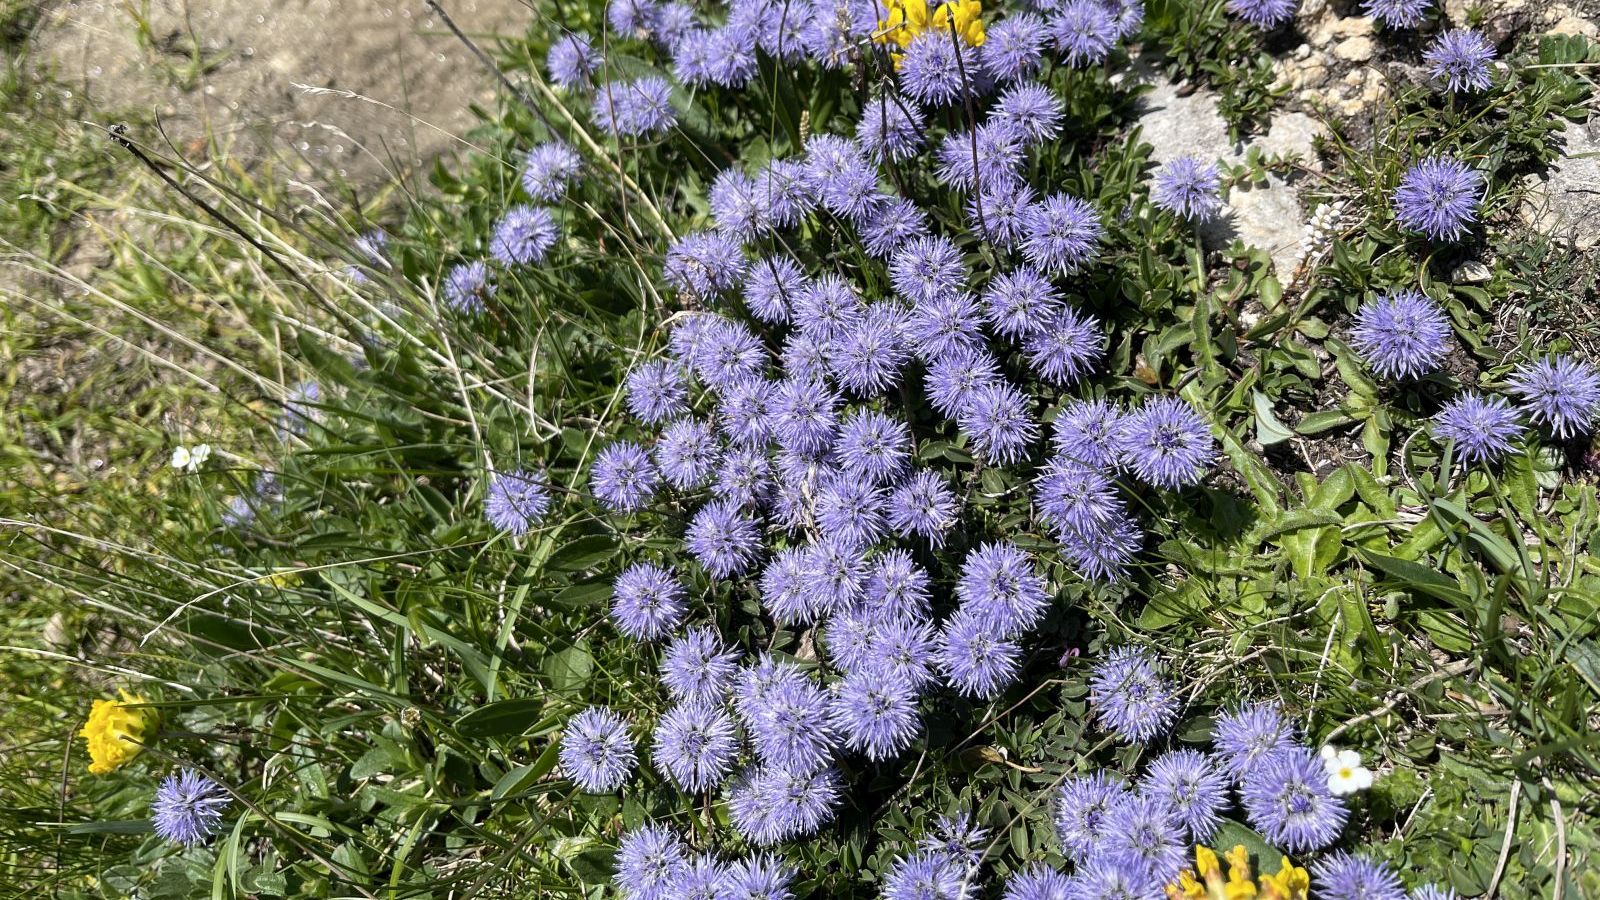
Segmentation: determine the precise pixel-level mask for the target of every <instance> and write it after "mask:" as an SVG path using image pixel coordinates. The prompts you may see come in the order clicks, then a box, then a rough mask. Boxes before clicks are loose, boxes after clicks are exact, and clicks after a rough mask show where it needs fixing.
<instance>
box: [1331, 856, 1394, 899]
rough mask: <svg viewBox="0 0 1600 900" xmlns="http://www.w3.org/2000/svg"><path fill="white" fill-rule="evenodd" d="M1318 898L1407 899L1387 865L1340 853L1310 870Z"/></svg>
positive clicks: (1363, 857)
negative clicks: (1314, 879) (1313, 876)
mask: <svg viewBox="0 0 1600 900" xmlns="http://www.w3.org/2000/svg"><path fill="white" fill-rule="evenodd" d="M1311 872H1312V874H1313V875H1315V876H1316V880H1317V896H1318V897H1326V898H1327V900H1406V889H1405V887H1404V886H1403V885H1401V884H1400V878H1399V876H1397V875H1395V873H1394V870H1393V869H1391V868H1389V866H1388V865H1387V864H1385V863H1382V862H1379V861H1378V860H1375V859H1370V858H1368V857H1365V856H1356V855H1353V854H1351V853H1347V852H1345V851H1343V850H1340V851H1338V852H1336V853H1334V854H1332V855H1331V856H1328V857H1327V858H1325V859H1322V860H1320V861H1318V862H1317V863H1316V865H1314V866H1312V867H1311Z"/></svg>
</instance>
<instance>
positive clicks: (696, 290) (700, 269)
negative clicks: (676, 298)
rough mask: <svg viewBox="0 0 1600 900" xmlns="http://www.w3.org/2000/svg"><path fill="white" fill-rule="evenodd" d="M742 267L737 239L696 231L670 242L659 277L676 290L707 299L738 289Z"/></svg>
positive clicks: (742, 258)
mask: <svg viewBox="0 0 1600 900" xmlns="http://www.w3.org/2000/svg"><path fill="white" fill-rule="evenodd" d="M745 266H746V264H745V259H744V248H743V247H742V246H740V244H739V241H738V239H737V238H733V237H729V236H728V235H726V234H723V233H721V232H717V231H696V232H693V233H691V234H686V235H684V236H683V237H681V238H678V239H677V240H676V241H674V242H673V244H672V247H671V248H669V249H668V250H667V258H666V262H665V263H664V264H663V265H662V267H661V274H662V277H664V278H665V279H666V280H667V283H668V284H670V285H672V286H673V287H674V288H676V289H677V290H680V291H683V292H684V293H686V294H689V295H691V296H693V297H698V298H701V299H707V300H708V299H711V298H713V297H716V296H718V295H719V294H722V293H724V292H726V291H730V290H733V289H734V288H735V287H737V286H738V285H739V283H740V282H741V281H742V280H743V279H744V273H745Z"/></svg>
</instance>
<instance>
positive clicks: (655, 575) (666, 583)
mask: <svg viewBox="0 0 1600 900" xmlns="http://www.w3.org/2000/svg"><path fill="white" fill-rule="evenodd" d="M688 600H689V597H688V593H687V592H686V591H685V590H684V589H683V585H682V584H680V583H679V582H678V578H677V574H676V573H675V572H674V571H673V570H672V569H671V568H669V567H666V566H658V565H655V564H654V563H634V564H633V565H631V566H629V567H628V568H626V569H624V570H623V571H622V574H621V575H618V576H617V580H616V583H615V584H613V585H612V587H611V618H612V619H613V620H615V621H616V623H617V630H618V631H620V632H622V633H623V634H625V635H627V636H628V637H631V638H633V639H634V640H636V641H654V640H659V639H661V638H664V637H666V636H667V635H668V634H671V633H672V632H673V631H674V630H676V629H677V627H678V626H679V625H682V624H683V617H684V615H685V614H686V613H687V612H688V608H689V603H688Z"/></svg>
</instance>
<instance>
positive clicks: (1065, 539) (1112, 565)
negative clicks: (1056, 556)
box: [1057, 516, 1144, 581]
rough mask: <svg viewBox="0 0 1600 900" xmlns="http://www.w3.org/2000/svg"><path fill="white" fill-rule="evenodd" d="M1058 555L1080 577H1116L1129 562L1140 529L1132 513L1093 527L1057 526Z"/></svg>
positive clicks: (1134, 553) (1140, 542)
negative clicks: (1059, 548)
mask: <svg viewBox="0 0 1600 900" xmlns="http://www.w3.org/2000/svg"><path fill="white" fill-rule="evenodd" d="M1057 539H1058V540H1059V541H1060V542H1061V555H1062V556H1064V557H1066V560H1067V564H1068V565H1070V566H1071V567H1072V568H1073V570H1074V571H1076V572H1077V573H1078V574H1079V575H1081V576H1083V577H1084V578H1088V579H1091V580H1094V581H1116V580H1118V579H1120V578H1121V577H1122V576H1123V575H1124V574H1125V573H1126V571H1127V568H1128V566H1130V565H1132V563H1133V561H1134V559H1135V557H1137V555H1138V553H1139V548H1140V547H1141V546H1142V545H1143V544H1144V533H1143V532H1141V531H1140V530H1139V525H1138V523H1137V522H1135V521H1134V520H1133V518H1132V517H1129V516H1124V517H1122V518H1115V519H1111V520H1109V521H1106V522H1101V523H1099V524H1097V525H1095V526H1094V527H1086V528H1081V529H1079V528H1072V527H1070V526H1066V527H1058V529H1057Z"/></svg>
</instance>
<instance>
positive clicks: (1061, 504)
mask: <svg viewBox="0 0 1600 900" xmlns="http://www.w3.org/2000/svg"><path fill="white" fill-rule="evenodd" d="M1033 505H1034V508H1035V509H1037V510H1038V511H1039V519H1040V521H1042V522H1044V523H1045V524H1046V525H1049V526H1050V527H1051V528H1052V529H1053V530H1054V531H1055V532H1056V533H1057V534H1058V535H1068V536H1073V537H1075V536H1078V535H1084V534H1096V533H1099V532H1100V531H1101V530H1102V529H1104V528H1105V526H1106V525H1107V524H1109V523H1112V522H1116V521H1118V520H1121V519H1125V518H1127V515H1128V510H1127V507H1126V506H1125V505H1124V504H1123V502H1122V496H1121V494H1119V493H1118V492H1117V486H1116V483H1115V482H1114V481H1112V479H1111V476H1110V475H1108V474H1106V473H1105V472H1104V471H1102V470H1100V469H1096V468H1094V467H1093V466H1089V465H1086V464H1084V463H1081V462H1078V461H1077V460H1074V459H1069V458H1066V457H1056V458H1055V459H1052V460H1051V461H1050V462H1049V464H1048V465H1046V466H1045V469H1044V472H1043V474H1041V475H1040V476H1039V480H1038V481H1036V482H1034V485H1033Z"/></svg>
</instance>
